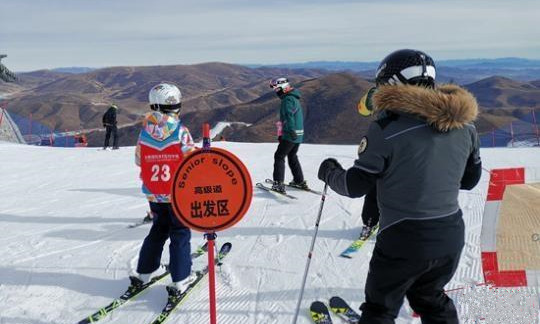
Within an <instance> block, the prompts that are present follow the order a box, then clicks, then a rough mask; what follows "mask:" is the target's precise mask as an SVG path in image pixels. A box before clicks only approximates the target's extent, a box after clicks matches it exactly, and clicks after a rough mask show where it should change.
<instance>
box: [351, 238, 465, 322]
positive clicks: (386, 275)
mask: <svg viewBox="0 0 540 324" xmlns="http://www.w3.org/2000/svg"><path fill="white" fill-rule="evenodd" d="M460 254H461V251H460V253H457V254H452V255H449V256H446V257H442V258H437V259H432V260H412V259H403V258H392V257H389V256H386V255H385V254H383V253H382V252H381V251H380V249H379V248H377V246H376V247H375V250H374V251H373V256H372V257H371V261H370V263H369V272H368V277H367V282H366V290H365V293H366V302H365V303H363V304H362V306H360V310H361V311H362V317H361V319H360V322H358V323H359V324H393V323H394V319H395V318H396V317H397V316H398V313H399V310H400V308H401V306H402V304H403V298H404V297H405V296H407V299H408V300H409V305H410V306H411V308H412V309H413V310H414V311H415V312H416V313H417V314H418V315H420V318H421V319H422V324H459V320H458V316H457V311H456V308H455V306H454V303H453V302H452V300H451V299H450V298H449V297H448V296H447V295H446V294H445V293H444V286H445V285H446V284H447V283H448V282H449V281H450V279H452V276H453V275H454V273H455V271H456V268H457V266H458V263H459V256H460Z"/></svg>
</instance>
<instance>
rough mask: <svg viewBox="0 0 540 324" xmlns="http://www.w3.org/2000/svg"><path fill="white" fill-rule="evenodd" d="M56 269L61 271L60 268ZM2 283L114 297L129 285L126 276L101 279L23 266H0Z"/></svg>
mask: <svg viewBox="0 0 540 324" xmlns="http://www.w3.org/2000/svg"><path fill="white" fill-rule="evenodd" d="M55 269H58V271H61V269H60V268H55ZM0 273H1V274H2V284H3V285H13V286H28V285H29V282H30V283H31V285H32V286H50V287H61V288H65V289H69V290H72V291H76V292H79V293H81V294H84V295H90V296H101V297H107V298H114V297H117V296H118V295H120V294H121V293H122V292H124V290H125V289H126V288H127V286H128V285H129V280H128V277H127V270H126V278H125V280H118V279H113V278H111V279H103V278H95V277H90V276H85V275H81V274H79V273H62V272H50V271H48V272H47V271H43V272H42V271H40V269H39V268H38V269H35V268H28V270H25V268H24V267H17V268H6V267H0Z"/></svg>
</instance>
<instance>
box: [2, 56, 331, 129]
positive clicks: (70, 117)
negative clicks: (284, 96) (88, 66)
mask: <svg viewBox="0 0 540 324" xmlns="http://www.w3.org/2000/svg"><path fill="white" fill-rule="evenodd" d="M280 75H288V76H290V77H291V78H293V79H295V80H304V79H306V78H314V77H318V76H320V75H322V72H319V71H316V70H294V71H293V70H288V69H280V68H275V69H274V68H272V69H270V68H257V69H251V68H247V67H243V66H237V65H231V64H224V63H206V64H197V65H176V66H153V67H113V68H106V69H99V70H95V71H92V72H89V73H84V74H65V73H55V72H50V71H37V72H32V73H28V74H20V75H19V79H20V83H19V84H18V85H17V86H16V87H13V86H8V85H5V84H0V93H8V94H9V95H10V97H9V101H10V102H9V109H10V111H11V112H13V113H17V114H19V115H22V116H25V117H29V116H30V114H32V118H33V119H34V120H37V121H39V122H41V123H43V124H45V125H46V126H48V127H49V128H51V129H54V130H59V131H64V130H81V129H83V130H84V129H93V128H100V127H101V116H102V115H103V113H104V111H105V110H106V109H107V107H108V106H109V105H110V104H112V103H115V104H117V105H118V106H119V107H120V109H121V110H120V112H119V114H118V119H119V124H120V125H126V124H130V123H133V122H136V121H137V120H138V118H139V117H140V116H141V114H143V113H144V112H146V111H147V109H148V108H147V107H148V97H147V96H148V91H149V89H150V88H151V87H152V86H154V85H155V84H157V83H159V82H162V81H169V82H174V83H176V84H179V85H181V90H182V94H183V109H184V112H186V113H187V112H190V111H203V110H210V109H215V108H221V107H226V106H230V105H235V104H239V103H243V102H248V101H251V100H254V99H256V98H258V97H259V96H260V95H262V94H263V93H264V92H267V91H268V82H269V80H270V79H271V78H273V77H275V76H280ZM8 87H9V88H8Z"/></svg>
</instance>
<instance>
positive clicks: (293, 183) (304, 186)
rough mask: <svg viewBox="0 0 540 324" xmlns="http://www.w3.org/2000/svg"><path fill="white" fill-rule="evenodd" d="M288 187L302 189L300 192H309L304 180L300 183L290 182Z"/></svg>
mask: <svg viewBox="0 0 540 324" xmlns="http://www.w3.org/2000/svg"><path fill="white" fill-rule="evenodd" d="M289 186H291V187H295V188H298V189H302V190H309V187H308V185H307V182H306V180H304V181H301V182H295V181H291V182H289Z"/></svg>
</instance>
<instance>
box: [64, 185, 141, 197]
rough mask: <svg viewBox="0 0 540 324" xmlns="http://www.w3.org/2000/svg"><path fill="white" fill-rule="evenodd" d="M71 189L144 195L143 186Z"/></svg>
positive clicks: (111, 193) (129, 195) (131, 195)
mask: <svg viewBox="0 0 540 324" xmlns="http://www.w3.org/2000/svg"><path fill="white" fill-rule="evenodd" d="M69 191H79V192H103V193H106V194H109V195H116V196H127V197H137V198H140V197H144V195H143V194H142V192H141V188H139V187H134V188H80V189H70V190H69Z"/></svg>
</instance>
